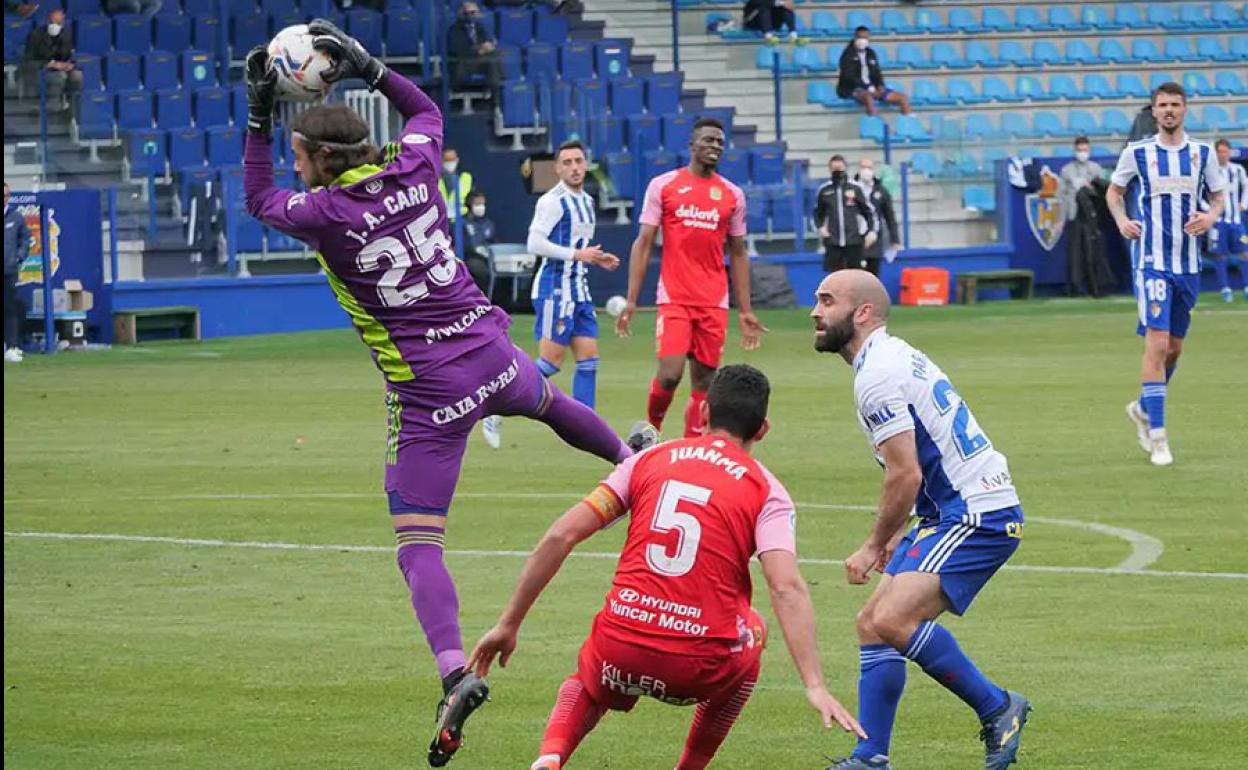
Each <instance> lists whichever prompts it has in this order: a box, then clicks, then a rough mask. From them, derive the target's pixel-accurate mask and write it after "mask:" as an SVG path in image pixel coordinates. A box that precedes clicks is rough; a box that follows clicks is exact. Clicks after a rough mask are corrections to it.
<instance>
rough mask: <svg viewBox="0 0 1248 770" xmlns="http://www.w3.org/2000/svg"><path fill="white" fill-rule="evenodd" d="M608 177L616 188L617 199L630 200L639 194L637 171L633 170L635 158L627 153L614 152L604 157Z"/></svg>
mask: <svg viewBox="0 0 1248 770" xmlns="http://www.w3.org/2000/svg"><path fill="white" fill-rule="evenodd" d="M603 165H605V166H606V168H607V175H608V176H609V177H611V183H612V184H613V185H614V186H615V197H617V198H624V199H629V198H633V197H635V196H636V194H637V171H636V169H634V168H633V156H632V155H630V154H629V153H627V152H613V153H610V154H608V155H604V156H603Z"/></svg>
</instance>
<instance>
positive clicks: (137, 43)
mask: <svg viewBox="0 0 1248 770" xmlns="http://www.w3.org/2000/svg"><path fill="white" fill-rule="evenodd" d="M151 47H152V20H151V19H149V18H148V17H146V16H143V15H140V14H137V13H127V14H123V15H121V16H115V17H113V50H116V51H129V52H130V53H137V54H144V53H147V51H148V49H150V48H151Z"/></svg>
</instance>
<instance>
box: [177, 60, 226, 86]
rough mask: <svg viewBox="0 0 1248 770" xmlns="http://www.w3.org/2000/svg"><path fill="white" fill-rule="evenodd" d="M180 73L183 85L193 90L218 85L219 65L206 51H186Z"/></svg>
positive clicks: (179, 69)
mask: <svg viewBox="0 0 1248 770" xmlns="http://www.w3.org/2000/svg"><path fill="white" fill-rule="evenodd" d="M180 59H181V62H180V64H179V68H178V71H179V72H180V73H181V75H182V85H183V87H185V88H190V89H192V90H194V89H197V88H205V87H207V86H215V85H216V84H217V63H216V61H214V60H213V58H212V54H209V53H205V52H204V51H186V52H184V53H183V54H182V56H181V57H180Z"/></svg>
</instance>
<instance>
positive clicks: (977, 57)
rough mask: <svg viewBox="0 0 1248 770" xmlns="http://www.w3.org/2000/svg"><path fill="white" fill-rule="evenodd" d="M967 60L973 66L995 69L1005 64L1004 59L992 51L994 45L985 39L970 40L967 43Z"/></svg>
mask: <svg viewBox="0 0 1248 770" xmlns="http://www.w3.org/2000/svg"><path fill="white" fill-rule="evenodd" d="M966 60H967V61H968V62H970V63H971V66H973V67H987V68H989V69H995V68H997V67H1002V66H1004V65H1005V63H1004V62H1003V61H1001V60H1000V59H998V58H997V55H996V54H994V53H993V52H992V46H990V45H988V43H986V42H984V41H983V40H970V41H968V42H967V44H966Z"/></svg>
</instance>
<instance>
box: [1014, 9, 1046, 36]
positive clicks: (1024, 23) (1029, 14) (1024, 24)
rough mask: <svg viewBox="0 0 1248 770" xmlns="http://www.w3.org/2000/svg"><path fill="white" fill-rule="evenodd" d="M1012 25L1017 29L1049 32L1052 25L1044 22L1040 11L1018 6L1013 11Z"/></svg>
mask: <svg viewBox="0 0 1248 770" xmlns="http://www.w3.org/2000/svg"><path fill="white" fill-rule="evenodd" d="M1014 24H1015V25H1016V26H1017V27H1018V28H1019V29H1030V30H1033V31H1045V32H1048V31H1051V30H1052V29H1053V25H1052V24H1050V23H1048V22H1047V21H1045V20H1044V17H1043V16H1041V15H1040V11H1038V10H1036V9H1035V8H1032V7H1031V6H1029V5H1020V6H1019V7H1018V8H1016V9H1014Z"/></svg>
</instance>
